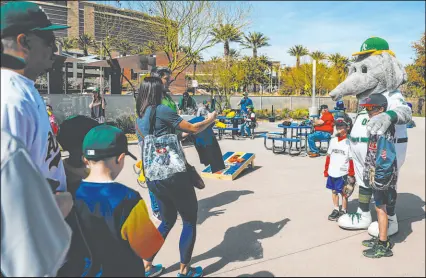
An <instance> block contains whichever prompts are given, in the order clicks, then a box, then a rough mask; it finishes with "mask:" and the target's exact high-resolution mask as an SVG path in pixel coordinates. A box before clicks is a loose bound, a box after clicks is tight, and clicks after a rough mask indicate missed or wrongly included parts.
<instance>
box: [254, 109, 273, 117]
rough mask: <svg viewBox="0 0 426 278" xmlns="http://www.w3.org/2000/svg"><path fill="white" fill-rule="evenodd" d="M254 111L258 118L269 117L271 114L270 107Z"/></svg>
mask: <svg viewBox="0 0 426 278" xmlns="http://www.w3.org/2000/svg"><path fill="white" fill-rule="evenodd" d="M254 113H255V114H256V118H258V119H267V118H268V117H269V116H270V113H269V112H268V109H262V110H256V111H255V112H254Z"/></svg>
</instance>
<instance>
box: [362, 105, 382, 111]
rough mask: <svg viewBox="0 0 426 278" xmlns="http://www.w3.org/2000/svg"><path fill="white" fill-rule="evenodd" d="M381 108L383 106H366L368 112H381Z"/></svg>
mask: <svg viewBox="0 0 426 278" xmlns="http://www.w3.org/2000/svg"><path fill="white" fill-rule="evenodd" d="M380 108H382V106H372V105H369V106H365V110H367V111H368V112H371V111H379V110H380Z"/></svg>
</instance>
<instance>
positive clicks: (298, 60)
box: [296, 56, 300, 68]
mask: <svg viewBox="0 0 426 278" xmlns="http://www.w3.org/2000/svg"><path fill="white" fill-rule="evenodd" d="M299 67H300V57H299V56H296V68H299Z"/></svg>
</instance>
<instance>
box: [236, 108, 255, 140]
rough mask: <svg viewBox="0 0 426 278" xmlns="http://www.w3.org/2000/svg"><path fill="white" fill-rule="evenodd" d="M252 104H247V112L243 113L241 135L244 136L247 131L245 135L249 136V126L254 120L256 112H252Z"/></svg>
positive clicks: (250, 126)
mask: <svg viewBox="0 0 426 278" xmlns="http://www.w3.org/2000/svg"><path fill="white" fill-rule="evenodd" d="M253 109H254V107H253V105H248V106H247V113H244V114H243V118H244V123H243V124H242V125H241V129H240V132H241V136H245V135H246V132H247V136H251V128H252V125H253V124H254V123H255V122H256V114H255V113H254V112H253Z"/></svg>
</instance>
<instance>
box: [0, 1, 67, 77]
mask: <svg viewBox="0 0 426 278" xmlns="http://www.w3.org/2000/svg"><path fill="white" fill-rule="evenodd" d="M67 28H69V26H65V25H55V24H52V22H51V21H50V20H49V19H48V17H47V15H46V13H45V12H44V11H43V10H42V9H41V8H40V7H39V6H38V5H37V4H35V3H32V2H21V1H10V2H8V3H7V4H5V5H3V6H2V8H1V38H2V43H3V44H4V52H5V53H6V54H10V55H14V56H18V57H21V58H24V60H25V61H26V62H27V67H26V70H25V72H26V74H27V75H28V78H29V79H32V80H35V79H36V78H37V77H38V76H39V75H40V74H41V73H43V72H45V71H46V70H48V69H49V68H51V67H52V64H53V61H54V52H56V51H57V47H56V44H55V35H54V33H53V31H57V30H62V29H67Z"/></svg>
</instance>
